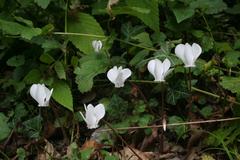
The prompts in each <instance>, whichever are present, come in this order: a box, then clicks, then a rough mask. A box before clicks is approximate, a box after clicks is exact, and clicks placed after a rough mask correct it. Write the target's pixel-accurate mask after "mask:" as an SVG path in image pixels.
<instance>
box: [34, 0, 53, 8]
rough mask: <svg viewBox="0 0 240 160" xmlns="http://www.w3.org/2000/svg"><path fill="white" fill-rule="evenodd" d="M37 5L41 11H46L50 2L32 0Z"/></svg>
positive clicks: (46, 0)
mask: <svg viewBox="0 0 240 160" xmlns="http://www.w3.org/2000/svg"><path fill="white" fill-rule="evenodd" d="M34 2H35V3H37V5H38V6H39V7H41V8H43V9H46V8H47V6H48V5H49V3H50V2H51V0H34Z"/></svg>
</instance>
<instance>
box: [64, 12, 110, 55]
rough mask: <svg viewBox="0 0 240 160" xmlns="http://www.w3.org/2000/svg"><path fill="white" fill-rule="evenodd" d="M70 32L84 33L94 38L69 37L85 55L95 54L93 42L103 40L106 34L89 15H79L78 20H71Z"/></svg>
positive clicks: (69, 24) (69, 23)
mask: <svg viewBox="0 0 240 160" xmlns="http://www.w3.org/2000/svg"><path fill="white" fill-rule="evenodd" d="M68 32H73V33H83V34H88V35H97V36H96V37H94V36H76V35H74V36H68V39H69V40H70V41H72V43H73V44H74V45H75V46H76V47H77V48H78V49H80V50H81V51H82V52H84V53H85V54H91V53H93V54H95V52H94V49H93V47H92V41H93V40H103V39H104V38H105V36H104V32H103V30H102V28H101V26H100V25H99V24H98V22H97V21H96V20H95V19H94V17H92V16H91V15H89V14H86V13H79V14H78V15H77V19H75V20H69V22H68Z"/></svg>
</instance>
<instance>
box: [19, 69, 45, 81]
mask: <svg viewBox="0 0 240 160" xmlns="http://www.w3.org/2000/svg"><path fill="white" fill-rule="evenodd" d="M40 79H41V72H40V71H39V70H38V69H32V70H30V71H29V72H28V74H27V75H26V76H25V77H24V79H23V81H24V82H25V83H26V84H33V83H38V82H39V80H40Z"/></svg>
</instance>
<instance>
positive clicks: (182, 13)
mask: <svg viewBox="0 0 240 160" xmlns="http://www.w3.org/2000/svg"><path fill="white" fill-rule="evenodd" d="M172 10H173V13H174V15H175V17H176V19H177V23H180V22H182V21H184V20H185V19H188V18H190V17H192V16H193V15H194V13H195V12H194V8H192V7H190V6H175V7H174V8H173V9H172Z"/></svg>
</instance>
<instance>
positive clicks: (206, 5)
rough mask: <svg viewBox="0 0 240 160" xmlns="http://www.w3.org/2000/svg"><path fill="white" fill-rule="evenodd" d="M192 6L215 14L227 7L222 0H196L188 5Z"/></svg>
mask: <svg viewBox="0 0 240 160" xmlns="http://www.w3.org/2000/svg"><path fill="white" fill-rule="evenodd" d="M190 6H191V7H192V8H199V9H201V10H202V11H203V12H204V13H206V14H216V13H219V12H222V11H224V10H225V9H227V5H226V3H225V2H223V1H222V0H211V1H209V0H196V1H193V2H192V3H191V5H190Z"/></svg>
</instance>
